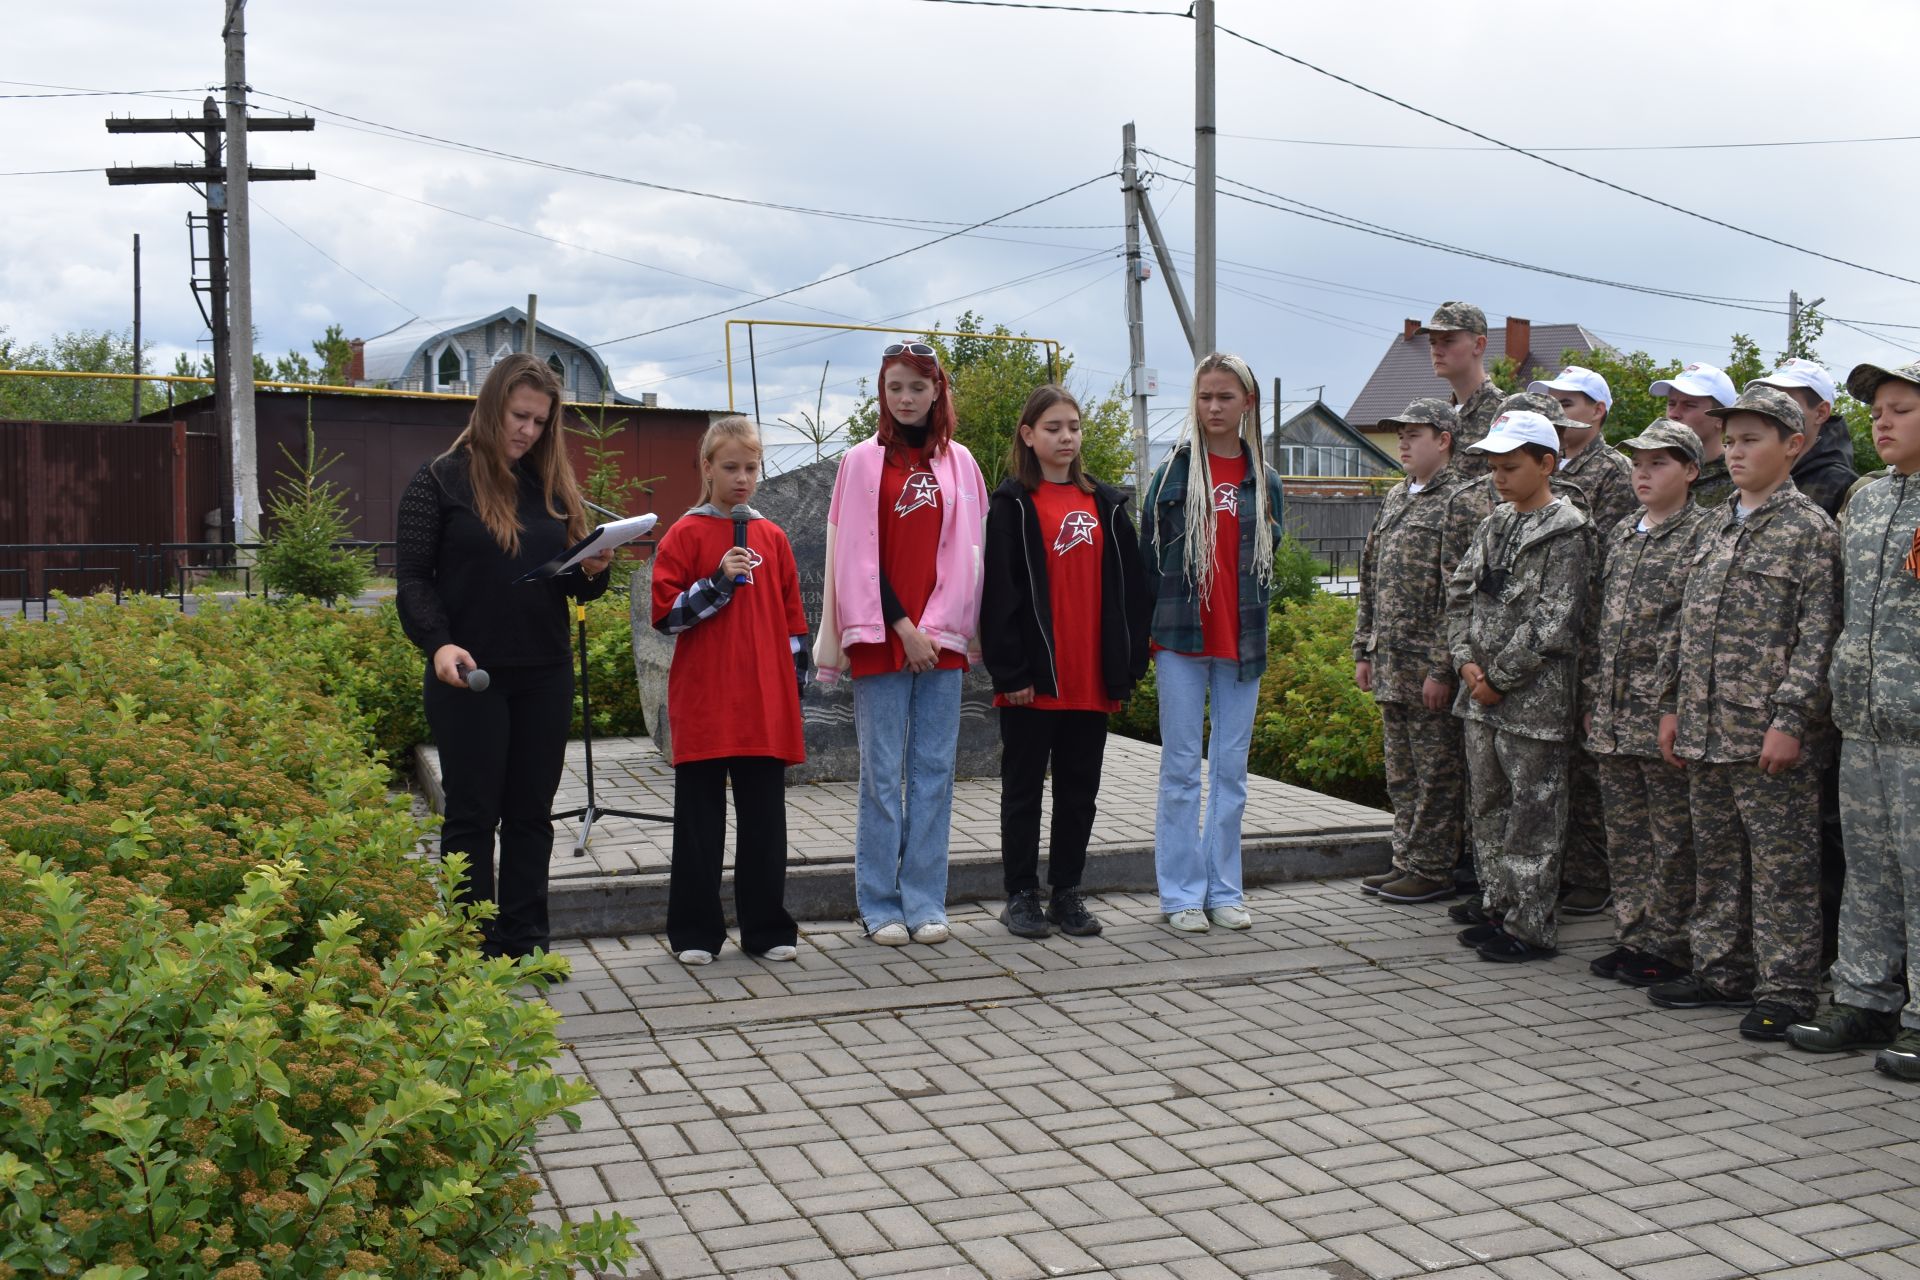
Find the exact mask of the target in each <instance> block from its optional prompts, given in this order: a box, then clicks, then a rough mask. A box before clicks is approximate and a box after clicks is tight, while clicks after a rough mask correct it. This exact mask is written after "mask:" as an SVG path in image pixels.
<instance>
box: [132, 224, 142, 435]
mask: <svg viewBox="0 0 1920 1280" xmlns="http://www.w3.org/2000/svg"><path fill="white" fill-rule="evenodd" d="M133 420H134V421H135V422H138V421H140V233H139V232H138V231H136V232H134V233H133Z"/></svg>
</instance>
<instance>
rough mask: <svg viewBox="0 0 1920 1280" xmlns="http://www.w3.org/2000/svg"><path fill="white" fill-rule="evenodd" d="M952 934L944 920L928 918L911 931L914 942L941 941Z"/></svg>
mask: <svg viewBox="0 0 1920 1280" xmlns="http://www.w3.org/2000/svg"><path fill="white" fill-rule="evenodd" d="M952 936H953V931H952V930H951V929H949V928H947V922H946V921H945V920H929V921H927V922H926V923H925V924H923V925H921V926H920V927H919V928H918V929H915V930H914V931H913V940H914V941H915V942H927V943H941V942H945V941H946V940H947V939H948V938H951V937H952Z"/></svg>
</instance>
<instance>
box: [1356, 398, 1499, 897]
mask: <svg viewBox="0 0 1920 1280" xmlns="http://www.w3.org/2000/svg"><path fill="white" fill-rule="evenodd" d="M1422 404H1425V405H1428V406H1432V407H1436V408H1438V409H1439V410H1440V411H1441V412H1442V414H1443V415H1444V418H1445V420H1446V425H1445V426H1444V427H1443V429H1445V430H1452V429H1453V426H1452V421H1453V411H1452V409H1451V408H1449V407H1448V406H1447V405H1446V404H1445V403H1444V402H1442V401H1439V400H1430V401H1424V402H1423V401H1415V406H1414V407H1416V408H1417V407H1418V406H1420V405H1422ZM1409 412H1412V410H1411V409H1410V410H1409ZM1434 416H1439V415H1434ZM1428 420H1431V418H1429V419H1428ZM1382 425H1385V424H1384V423H1383V424H1382ZM1490 497H1491V495H1490V494H1489V492H1488V489H1487V485H1486V483H1485V482H1482V481H1474V480H1469V479H1468V478H1466V477H1465V476H1462V475H1459V474H1457V473H1455V472H1453V471H1452V470H1450V469H1447V468H1442V469H1441V471H1440V473H1439V474H1438V475H1436V476H1435V477H1434V478H1433V479H1432V480H1431V481H1429V482H1428V483H1427V485H1426V486H1425V487H1424V488H1423V489H1421V491H1420V492H1419V493H1413V492H1411V491H1410V489H1409V485H1408V483H1407V482H1406V481H1402V482H1401V483H1400V484H1398V485H1395V486H1394V488H1393V489H1392V491H1391V492H1389V493H1388V494H1387V497H1386V500H1385V502H1383V503H1382V504H1381V507H1380V514H1379V516H1378V517H1377V518H1376V519H1375V520H1374V523H1373V530H1372V532H1370V533H1369V534H1368V535H1367V546H1366V550H1365V552H1363V553H1362V555H1361V560H1360V594H1359V599H1358V604H1359V608H1358V611H1357V616H1356V618H1355V622H1354V633H1353V659H1354V661H1355V662H1371V663H1372V664H1373V698H1374V701H1375V702H1377V703H1379V704H1380V715H1381V719H1382V721H1383V730H1384V738H1383V746H1384V754H1385V757H1386V772H1387V795H1388V796H1389V797H1390V798H1391V799H1392V801H1393V865H1394V867H1395V869H1396V870H1398V871H1401V872H1403V873H1406V872H1411V873H1413V874H1415V875H1419V876H1423V877H1425V878H1426V879H1429V880H1446V879H1449V878H1451V876H1452V874H1453V866H1454V861H1455V859H1456V857H1457V856H1458V853H1459V849H1460V840H1461V828H1462V824H1463V822H1464V819H1465V809H1466V794H1467V764H1466V757H1465V755H1464V754H1463V751H1462V747H1461V741H1460V721H1459V720H1458V719H1456V718H1455V717H1454V715H1453V713H1452V711H1451V710H1450V709H1448V708H1442V709H1441V710H1439V711H1429V710H1427V707H1426V702H1425V700H1424V698H1423V691H1422V686H1423V685H1424V684H1425V682H1426V680H1427V679H1428V677H1432V678H1434V679H1436V680H1440V681H1442V682H1444V683H1446V684H1447V685H1448V686H1449V687H1451V686H1452V684H1453V683H1454V669H1453V660H1452V656H1451V654H1450V653H1449V651H1448V647H1447V580H1448V578H1449V577H1450V576H1451V575H1452V573H1453V570H1454V567H1455V566H1456V565H1457V564H1459V562H1460V557H1461V556H1462V555H1464V554H1465V553H1466V549H1467V544H1468V543H1469V542H1470V541H1471V540H1472V538H1473V531H1474V530H1475V529H1476V528H1478V527H1479V524H1480V522H1481V521H1482V520H1483V519H1485V518H1486V515H1487V512H1488V510H1489V508H1490V507H1491V505H1492V504H1491V502H1490Z"/></svg>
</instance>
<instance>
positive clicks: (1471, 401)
mask: <svg viewBox="0 0 1920 1280" xmlns="http://www.w3.org/2000/svg"><path fill="white" fill-rule="evenodd" d="M1506 398H1507V397H1506V394H1505V393H1504V392H1502V391H1501V390H1500V388H1498V387H1496V386H1494V385H1493V379H1491V378H1488V379H1487V380H1486V381H1484V382H1482V383H1481V384H1480V388H1479V390H1477V391H1475V392H1474V393H1473V394H1472V395H1470V396H1468V397H1467V399H1466V403H1464V404H1462V403H1461V401H1460V398H1459V397H1458V396H1448V397H1447V399H1448V400H1449V401H1450V402H1452V404H1453V406H1454V408H1455V409H1456V410H1458V411H1459V414H1460V430H1459V431H1458V432H1456V433H1455V434H1454V437H1453V461H1452V462H1450V463H1448V464H1447V465H1448V466H1450V467H1452V468H1453V469H1454V470H1455V471H1458V472H1459V473H1460V474H1461V475H1466V476H1484V475H1486V474H1487V472H1488V471H1489V470H1491V469H1492V464H1490V463H1489V462H1488V461H1487V456H1486V455H1485V454H1483V453H1468V452H1467V446H1468V445H1470V444H1478V443H1479V442H1480V441H1482V440H1485V439H1486V438H1487V432H1488V431H1490V430H1492V429H1493V420H1494V419H1495V418H1497V417H1499V416H1500V402H1501V401H1503V400H1505V399H1506Z"/></svg>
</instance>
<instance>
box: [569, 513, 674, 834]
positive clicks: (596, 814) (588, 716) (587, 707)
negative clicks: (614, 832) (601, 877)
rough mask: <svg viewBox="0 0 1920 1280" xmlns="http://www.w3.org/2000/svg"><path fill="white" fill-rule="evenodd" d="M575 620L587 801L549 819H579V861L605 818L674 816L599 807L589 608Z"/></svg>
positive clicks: (578, 608) (581, 608)
mask: <svg viewBox="0 0 1920 1280" xmlns="http://www.w3.org/2000/svg"><path fill="white" fill-rule="evenodd" d="M583 501H584V500H583ZM585 505H586V506H587V507H588V508H590V509H591V510H593V511H597V512H599V513H600V514H601V515H603V516H606V517H607V518H608V519H612V520H624V519H625V518H626V517H624V516H622V515H620V514H619V513H618V512H614V511H609V510H607V509H606V508H605V507H602V506H597V505H595V504H594V503H591V502H587V503H586V504H585ZM607 572H608V573H612V572H613V570H612V569H611V568H609V569H608V570H607ZM609 585H611V584H609ZM573 618H574V622H575V624H576V626H577V632H576V634H577V636H578V638H579V646H580V649H579V656H580V745H581V749H582V750H583V751H584V752H585V754H586V773H587V802H586V804H584V805H582V806H581V807H580V808H578V809H568V810H566V811H565V812H562V813H555V814H552V815H550V817H551V820H552V821H554V822H570V821H572V820H573V819H575V818H579V819H580V833H579V835H577V836H575V837H574V841H573V856H574V857H576V858H584V857H586V856H587V841H589V840H591V839H592V838H593V824H594V823H596V822H598V821H599V820H600V819H602V818H628V819H631V820H632V821H635V822H664V823H671V822H672V821H673V815H672V814H666V813H638V812H635V811H634V810H631V809H615V808H612V807H610V806H606V805H602V804H600V803H599V802H598V801H597V800H596V799H595V798H594V793H593V691H592V689H591V687H590V682H589V680H588V676H587V606H586V605H584V604H581V603H580V602H578V601H575V602H574V606H573Z"/></svg>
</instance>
